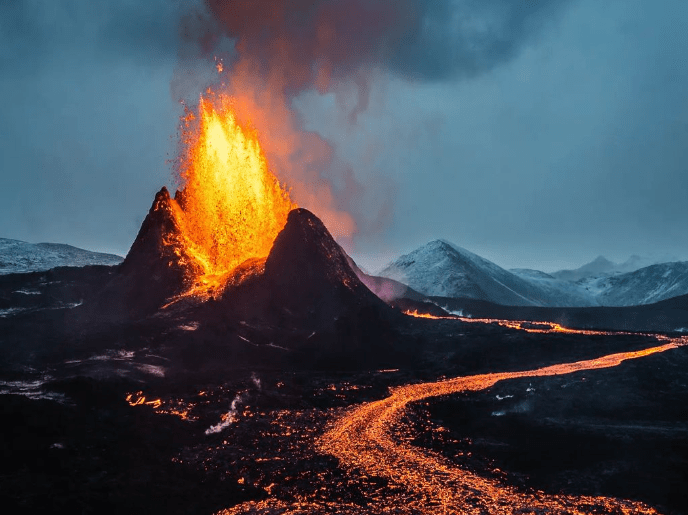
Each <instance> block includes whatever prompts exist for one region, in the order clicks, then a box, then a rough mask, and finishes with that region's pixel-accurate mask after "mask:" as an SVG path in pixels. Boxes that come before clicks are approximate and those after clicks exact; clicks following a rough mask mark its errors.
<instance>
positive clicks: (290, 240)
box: [264, 209, 386, 321]
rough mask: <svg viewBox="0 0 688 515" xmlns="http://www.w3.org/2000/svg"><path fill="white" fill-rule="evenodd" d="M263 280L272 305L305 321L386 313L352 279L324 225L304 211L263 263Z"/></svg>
mask: <svg viewBox="0 0 688 515" xmlns="http://www.w3.org/2000/svg"><path fill="white" fill-rule="evenodd" d="M264 277H265V280H266V281H267V282H268V283H269V285H270V287H271V290H272V299H273V301H276V302H277V303H279V305H281V306H283V308H286V309H289V310H290V311H291V312H292V313H294V314H295V315H301V316H305V317H307V318H309V319H312V318H313V317H316V318H317V319H320V320H322V321H327V320H333V319H334V318H336V317H337V316H338V315H341V314H342V311H343V310H344V311H348V310H351V309H355V308H360V307H363V306H375V307H378V308H380V309H385V308H386V306H385V305H384V303H383V302H382V301H381V300H380V299H379V298H378V297H377V296H375V295H374V294H373V293H372V292H371V291H370V290H369V289H368V288H367V287H366V286H365V285H364V284H363V283H362V282H361V281H360V280H359V278H358V277H357V276H356V274H355V273H354V271H353V270H352V269H351V267H350V266H349V262H348V258H347V255H346V253H345V252H344V251H343V250H342V248H341V247H340V246H339V245H338V244H337V243H336V242H335V241H334V239H333V238H332V236H331V235H330V233H329V231H328V230H327V228H326V227H325V225H324V224H323V223H322V222H321V221H320V220H319V219H318V218H317V217H316V216H315V215H314V214H313V213H311V212H310V211H307V210H306V209H295V210H293V211H291V212H290V213H289V217H288V218H287V223H286V225H285V226H284V229H283V230H282V231H281V232H280V233H279V234H278V236H277V238H276V239H275V243H274V244H273V247H272V250H271V251H270V255H269V256H268V258H267V261H266V262H265V274H264ZM383 306H384V307H383Z"/></svg>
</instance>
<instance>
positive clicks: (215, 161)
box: [173, 90, 296, 289]
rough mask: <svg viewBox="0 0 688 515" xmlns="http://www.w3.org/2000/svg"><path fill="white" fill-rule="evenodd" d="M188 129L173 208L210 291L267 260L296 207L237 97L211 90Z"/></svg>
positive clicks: (189, 116)
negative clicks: (247, 265)
mask: <svg viewBox="0 0 688 515" xmlns="http://www.w3.org/2000/svg"><path fill="white" fill-rule="evenodd" d="M183 125H184V130H183V138H182V147H183V149H182V155H181V159H180V169H179V173H180V176H181V179H182V180H183V182H184V189H183V192H182V198H181V199H180V200H179V201H178V202H175V203H173V205H174V206H175V217H176V219H177V221H178V223H179V226H180V228H181V229H182V233H183V235H184V247H185V248H184V250H185V251H186V252H187V254H189V255H191V256H192V257H193V258H194V259H195V260H196V261H197V263H198V265H199V267H198V268H199V269H200V270H201V272H200V274H199V277H197V278H196V279H197V283H198V285H199V287H201V288H204V287H205V288H206V289H208V288H210V287H212V286H218V285H222V283H223V282H224V280H225V278H226V276H227V275H228V274H230V273H231V272H232V271H233V270H234V269H235V268H236V267H237V266H239V265H240V264H242V263H244V262H246V261H247V260H250V259H255V258H264V257H266V256H267V255H268V253H269V252H270V249H271V247H272V244H273V242H274V240H275V237H276V236H277V234H278V233H279V231H280V230H282V228H283V227H284V224H285V223H286V221H287V215H288V214H289V211H291V210H292V209H294V208H295V207H296V205H295V204H294V203H293V202H292V201H291V199H290V198H289V193H288V192H287V191H286V190H285V189H284V188H283V187H282V186H281V185H280V183H279V182H278V180H277V178H276V177H275V175H274V174H273V173H272V172H271V171H270V169H269V167H268V163H267V160H266V158H265V155H264V153H263V151H262V149H261V146H260V143H259V141H258V134H257V133H256V131H255V130H253V129H252V128H251V127H248V126H244V125H242V124H240V123H239V121H238V120H237V116H236V114H235V112H234V108H233V101H232V98H230V97H228V96H227V95H224V94H221V93H213V92H211V91H210V90H208V92H207V94H206V95H205V96H202V97H201V100H200V104H199V106H198V112H197V113H194V112H192V111H191V110H187V113H186V117H185V118H184V120H183Z"/></svg>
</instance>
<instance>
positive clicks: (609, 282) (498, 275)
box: [380, 240, 688, 307]
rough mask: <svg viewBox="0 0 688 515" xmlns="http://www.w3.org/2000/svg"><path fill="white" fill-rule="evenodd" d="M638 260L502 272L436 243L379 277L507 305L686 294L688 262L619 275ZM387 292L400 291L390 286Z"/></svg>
mask: <svg viewBox="0 0 688 515" xmlns="http://www.w3.org/2000/svg"><path fill="white" fill-rule="evenodd" d="M642 262H643V260H642V259H640V258H638V257H637V256H632V257H631V258H630V259H629V260H628V261H626V263H623V264H621V265H617V264H614V263H612V262H611V261H609V260H607V259H605V258H604V257H602V256H600V257H598V258H597V259H595V260H594V261H592V262H591V263H588V264H587V265H584V266H582V267H580V268H578V269H576V270H565V271H559V272H555V273H552V274H547V273H544V272H541V271H539V270H530V269H512V270H509V271H507V270H504V269H503V268H501V267H499V266H497V265H496V264H494V263H492V262H491V261H488V260H487V259H484V258H482V257H480V256H478V255H476V254H473V253H472V252H469V251H467V250H465V249H462V248H461V247H457V246H455V245H452V244H451V243H449V242H446V241H443V240H436V241H432V242H430V243H428V244H427V245H424V246H422V247H420V248H418V249H416V250H414V251H413V252H411V253H410V254H406V255H404V256H401V257H400V258H398V259H397V260H396V261H393V262H392V263H391V264H390V265H388V266H387V267H386V268H385V269H384V270H383V271H382V272H380V275H382V276H384V277H387V278H389V279H390V280H394V281H398V282H400V283H403V284H407V285H408V286H410V287H411V288H412V289H413V290H416V291H417V292H420V293H421V294H423V295H426V296H433V297H453V298H465V299H477V300H483V301H487V302H491V303H494V304H502V305H506V306H548V307H591V306H634V305H640V304H651V303H655V302H658V301H661V300H664V299H668V298H671V297H676V296H679V295H685V294H688V262H675V263H663V264H658V265H651V266H648V267H644V268H640V269H638V270H634V271H631V272H626V273H622V272H621V270H624V269H628V268H633V267H634V266H635V265H638V264H640V263H642ZM566 278H570V279H566ZM387 289H388V290H389V289H390V288H389V287H388V288H387ZM413 290H411V291H413ZM392 291H394V292H400V291H403V289H402V288H399V287H395V288H394V289H392ZM401 296H402V297H403V294H402V295H401ZM418 300H422V299H418Z"/></svg>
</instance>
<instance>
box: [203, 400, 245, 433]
mask: <svg viewBox="0 0 688 515" xmlns="http://www.w3.org/2000/svg"><path fill="white" fill-rule="evenodd" d="M243 400H244V399H243V396H242V395H241V394H237V395H236V396H235V397H234V400H232V404H231V405H230V407H229V411H228V412H227V413H225V414H224V415H222V419H221V420H220V422H219V423H218V424H216V425H214V426H210V427H209V428H208V429H206V430H205V434H206V435H212V434H215V433H219V432H221V431H222V430H223V429H226V428H228V427H229V426H231V425H232V424H234V422H236V419H237V411H238V407H239V405H240V404H241V402H242V401H243Z"/></svg>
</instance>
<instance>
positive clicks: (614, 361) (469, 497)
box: [319, 339, 688, 515]
mask: <svg viewBox="0 0 688 515" xmlns="http://www.w3.org/2000/svg"><path fill="white" fill-rule="evenodd" d="M687 343H688V339H686V340H670V341H669V343H665V344H664V345H659V346H656V347H651V348H648V349H644V350H640V351H634V352H622V353H617V354H610V355H607V356H602V357H600V358H597V359H591V360H584V361H577V362H574V363H563V364H560V365H552V366H548V367H544V368H539V369H534V370H526V371H522V372H501V373H493V374H480V375H474V376H466V377H458V378H455V379H449V380H445V381H438V382H433V383H424V384H410V385H406V386H401V387H398V388H396V389H394V390H392V394H391V395H390V396H389V397H387V398H386V399H382V400H380V401H375V402H370V403H367V404H363V405H362V406H359V407H357V408H355V409H354V410H352V411H350V412H348V413H347V414H346V415H345V416H343V417H342V418H341V419H339V420H337V421H336V422H335V423H334V426H333V427H332V428H331V429H330V430H329V431H328V432H327V433H325V435H323V437H322V438H321V439H320V442H319V446H320V451H321V452H323V453H326V454H331V455H333V456H336V457H337V458H338V459H339V460H340V463H341V464H342V466H344V467H346V468H348V469H351V470H357V471H359V473H363V474H367V475H374V476H381V477H385V478H387V479H389V480H390V481H391V482H392V483H394V484H397V485H399V486H402V487H404V488H406V489H408V490H410V491H411V492H412V493H415V494H417V495H416V496H415V499H416V500H415V501H407V502H413V503H417V504H416V505H415V506H408V505H407V507H409V508H411V509H410V510H408V512H410V513H451V514H481V513H491V514H507V513H508V514H512V513H557V514H559V513H560V514H564V513H567V514H568V513H571V514H581V515H582V514H584V513H591V512H593V513H622V514H629V515H630V514H631V513H638V514H654V513H657V512H656V510H654V509H653V508H651V507H649V506H647V505H645V504H643V503H639V502H634V501H626V500H622V499H614V498H609V497H593V496H580V497H576V496H571V495H548V494H545V493H544V492H528V493H527V492H523V491H519V490H517V489H516V488H513V487H510V486H507V485H503V484H501V483H500V482H498V481H495V480H493V479H487V478H484V477H481V476H479V475H477V474H474V473H472V472H469V471H467V470H464V469H461V468H459V467H457V466H456V465H454V464H452V463H451V462H449V461H448V460H446V459H444V458H443V457H441V456H439V455H438V454H436V453H433V452H431V451H426V450H423V449H420V448H418V447H414V446H412V445H409V444H407V443H404V442H400V441H398V440H397V439H396V438H395V437H394V435H393V429H392V428H393V426H394V425H395V424H397V423H398V422H399V421H400V419H401V417H402V416H403V414H404V412H405V410H406V408H407V406H408V405H409V403H412V402H418V401H421V400H424V399H428V398H431V397H437V396H441V395H449V394H454V393H459V392H465V391H476V390H483V389H486V388H489V387H491V386H493V385H494V384H495V383H496V382H498V381H503V380H505V379H514V378H522V377H539V376H553V375H561V374H570V373H573V372H579V371H582V370H591V369H599V368H607V367H613V366H616V365H618V364H620V363H621V362H622V361H625V360H629V359H637V358H640V357H643V356H648V355H650V354H654V353H657V352H664V351H667V350H669V349H674V348H677V347H678V346H680V345H685V344H687ZM406 512H407V511H405V510H402V511H401V513H406Z"/></svg>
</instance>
